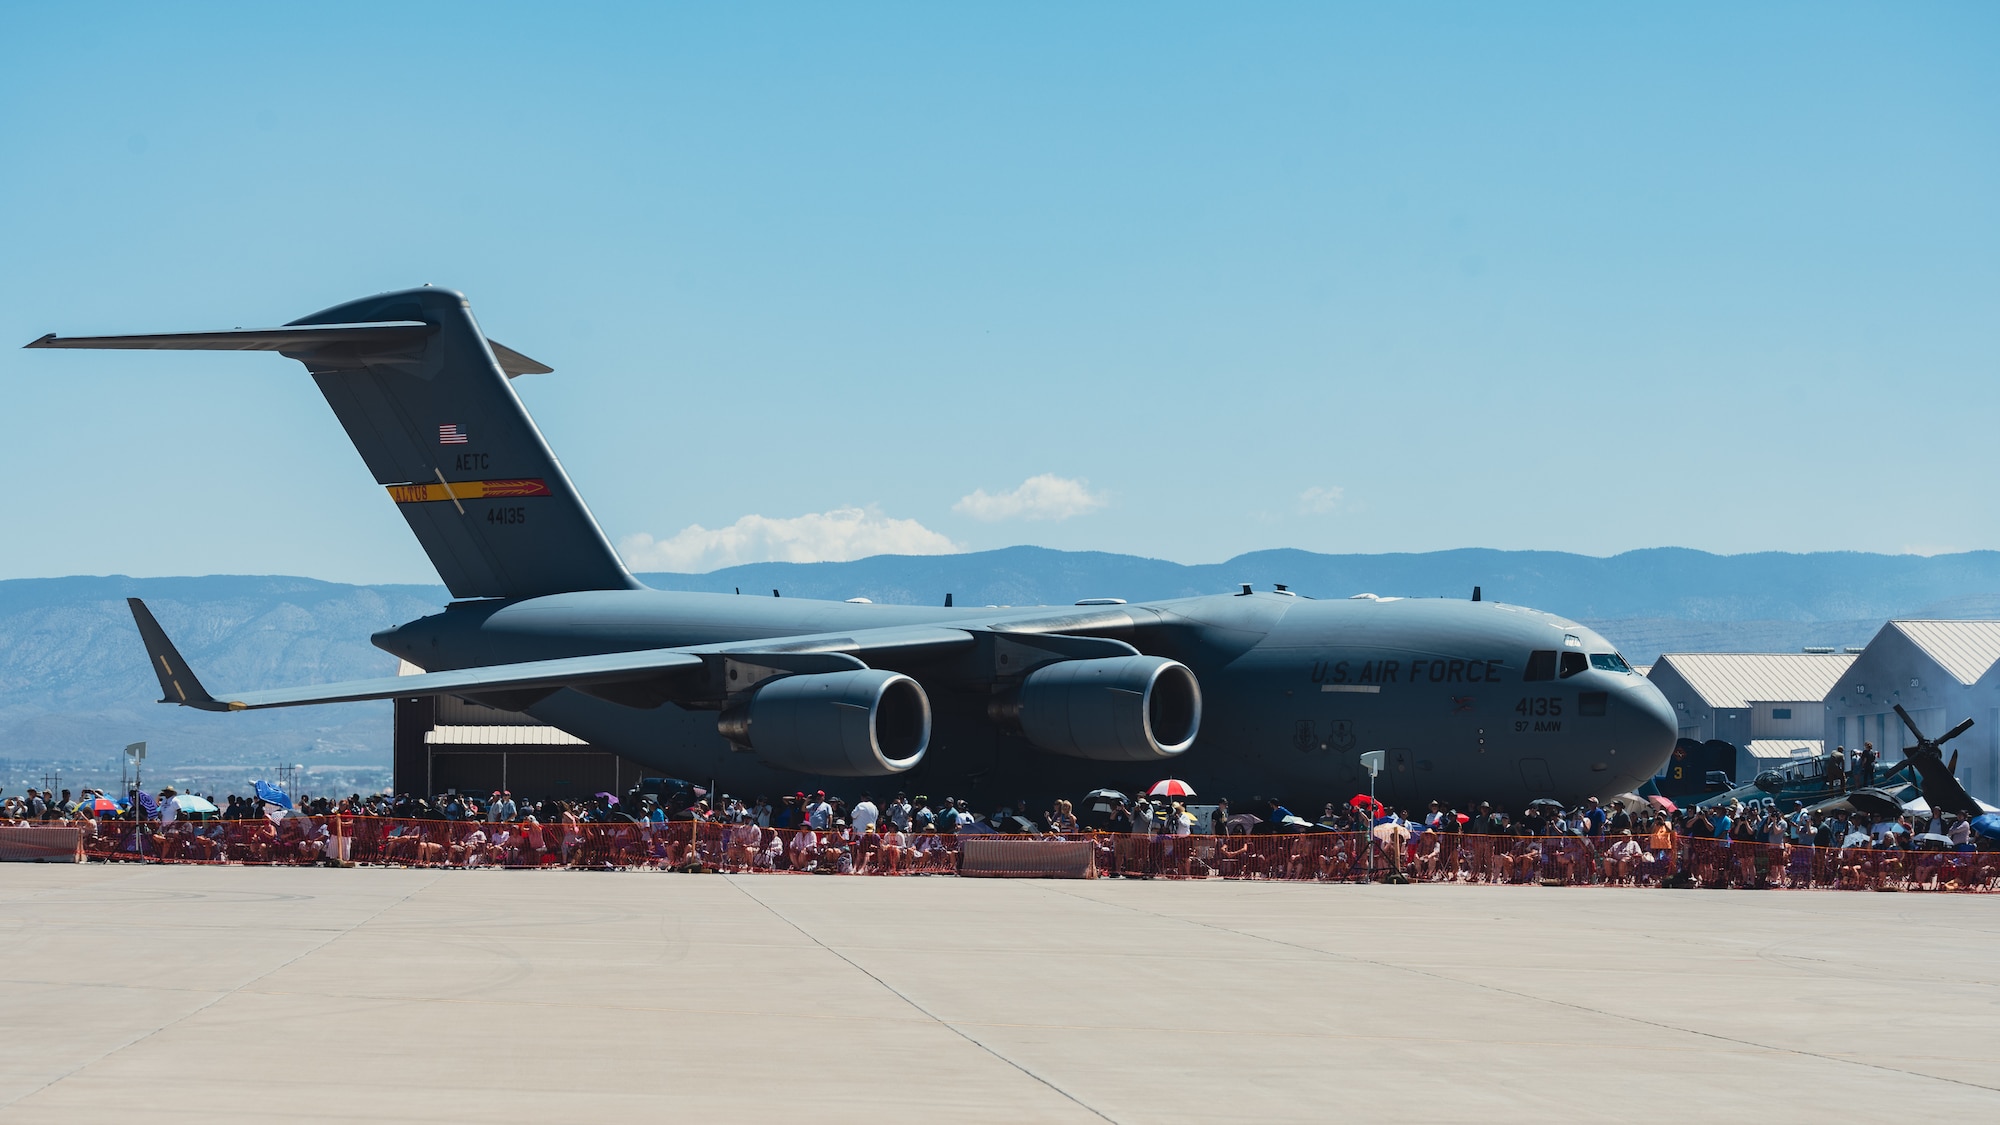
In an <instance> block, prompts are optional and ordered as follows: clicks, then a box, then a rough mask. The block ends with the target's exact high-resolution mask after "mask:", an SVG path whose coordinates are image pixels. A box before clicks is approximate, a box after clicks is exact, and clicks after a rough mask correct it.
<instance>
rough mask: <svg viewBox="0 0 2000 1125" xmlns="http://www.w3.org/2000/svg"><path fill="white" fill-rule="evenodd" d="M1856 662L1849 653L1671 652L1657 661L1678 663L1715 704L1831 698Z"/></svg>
mask: <svg viewBox="0 0 2000 1125" xmlns="http://www.w3.org/2000/svg"><path fill="white" fill-rule="evenodd" d="M1853 663H1854V657H1853V656H1851V655H1849V654H1846V653H1819V652H1669V653H1663V654H1661V656H1660V659H1659V663H1657V664H1655V665H1654V667H1655V668H1658V667H1660V666H1661V665H1665V666H1666V667H1669V668H1672V669H1673V670H1674V671H1675V672H1677V673H1679V674H1680V677H1681V678H1682V679H1683V680H1686V681H1687V682H1688V686H1689V687H1692V688H1693V689H1694V691H1695V694H1696V695H1699V696H1701V701H1702V702H1703V703H1706V704H1708V705H1709V706H1710V707H1723V708H1743V707H1748V706H1750V704H1752V703H1757V702H1766V701H1777V702H1804V701H1806V700H1815V701H1817V700H1821V699H1825V698H1826V693H1827V691H1828V690H1830V689H1831V688H1832V687H1833V685H1834V682H1835V681H1837V680H1839V679H1840V676H1841V673H1843V672H1845V671H1847V669H1848V666H1849V665H1851V664H1853Z"/></svg>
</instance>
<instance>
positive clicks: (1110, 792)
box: [1083, 789, 1132, 812]
mask: <svg viewBox="0 0 2000 1125" xmlns="http://www.w3.org/2000/svg"><path fill="white" fill-rule="evenodd" d="M1131 799H1132V798H1130V797H1127V796H1126V795H1125V794H1123V793H1120V792H1119V791H1118V790H1116V789H1092V790H1091V791H1090V792H1088V793H1085V794H1084V795H1083V803H1084V805H1085V806H1086V807H1087V808H1089V809H1090V811H1091V812H1110V811H1111V807H1112V806H1113V805H1117V804H1122V803H1124V802H1126V801H1130V800H1131Z"/></svg>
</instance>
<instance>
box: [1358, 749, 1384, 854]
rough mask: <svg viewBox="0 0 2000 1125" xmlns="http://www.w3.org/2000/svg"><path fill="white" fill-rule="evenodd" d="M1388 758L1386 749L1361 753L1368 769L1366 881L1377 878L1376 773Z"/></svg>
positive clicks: (1365, 767)
mask: <svg viewBox="0 0 2000 1125" xmlns="http://www.w3.org/2000/svg"><path fill="white" fill-rule="evenodd" d="M1388 758H1389V752H1388V751H1386V750H1370V751H1368V752H1367V753H1366V754H1363V755H1361V768H1362V769H1365V770H1367V771H1368V842H1367V843H1365V844H1363V845H1362V846H1363V847H1365V848H1367V849H1368V866H1367V868H1366V869H1365V871H1364V872H1363V874H1362V876H1361V881H1362V882H1364V883H1369V882H1373V881H1374V879H1375V775H1376V774H1378V773H1381V772H1382V763H1383V762H1385V761H1387V760H1388Z"/></svg>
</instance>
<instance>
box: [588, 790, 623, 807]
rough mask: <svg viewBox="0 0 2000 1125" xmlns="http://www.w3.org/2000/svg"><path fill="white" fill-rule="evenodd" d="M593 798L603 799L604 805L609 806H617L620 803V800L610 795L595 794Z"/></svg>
mask: <svg viewBox="0 0 2000 1125" xmlns="http://www.w3.org/2000/svg"><path fill="white" fill-rule="evenodd" d="M593 796H596V797H600V798H602V799H603V800H604V803H605V804H607V805H615V804H617V803H618V798H616V797H613V796H612V795H611V794H609V793H596V794H593Z"/></svg>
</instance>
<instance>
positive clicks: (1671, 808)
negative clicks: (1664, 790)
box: [1646, 793, 1680, 812]
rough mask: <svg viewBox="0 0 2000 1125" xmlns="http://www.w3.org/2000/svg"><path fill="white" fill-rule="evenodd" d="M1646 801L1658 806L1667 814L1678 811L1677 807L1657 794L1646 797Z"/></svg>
mask: <svg viewBox="0 0 2000 1125" xmlns="http://www.w3.org/2000/svg"><path fill="white" fill-rule="evenodd" d="M1646 799H1647V800H1648V801H1651V802H1653V803H1654V804H1656V805H1658V806H1660V807H1661V808H1662V809H1665V810H1666V811H1668V812H1679V811H1680V807H1679V806H1677V805H1675V804H1674V803H1673V802H1672V801H1669V800H1667V799H1666V798H1665V797H1662V796H1660V795H1659V794H1658V793H1654V794H1652V795H1651V796H1649V797H1647V798H1646Z"/></svg>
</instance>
